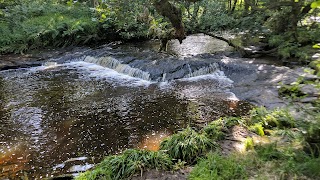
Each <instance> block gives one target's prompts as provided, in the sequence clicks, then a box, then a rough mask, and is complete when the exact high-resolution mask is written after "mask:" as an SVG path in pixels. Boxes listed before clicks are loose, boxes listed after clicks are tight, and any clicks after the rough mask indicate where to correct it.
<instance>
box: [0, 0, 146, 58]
mask: <svg viewBox="0 0 320 180" xmlns="http://www.w3.org/2000/svg"><path fill="white" fill-rule="evenodd" d="M132 5H133V6H134V7H135V8H134V9H133V11H134V12H133V13H132V14H128V15H127V16H123V14H124V12H126V11H127V10H126V9H123V8H117V7H112V6H107V5H101V6H99V7H96V8H90V7H89V6H88V5H87V4H85V3H75V2H72V1H70V2H68V3H60V2H58V1H54V0H37V1H31V0H24V1H19V2H18V1H17V2H16V3H12V4H5V8H4V9H0V54H6V53H25V52H28V51H30V50H33V49H43V48H55V47H66V46H79V45H96V44H99V43H100V44H101V43H106V42H108V41H115V40H120V39H121V40H130V39H141V38H142V39H143V38H146V37H147V33H148V28H149V27H148V26H146V25H145V24H144V23H142V22H141V23H140V22H138V20H137V15H138V12H136V11H139V10H140V9H141V8H142V7H143V6H142V4H141V3H138V2H135V3H132Z"/></svg>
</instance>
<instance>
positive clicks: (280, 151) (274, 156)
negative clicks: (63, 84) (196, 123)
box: [76, 108, 320, 180]
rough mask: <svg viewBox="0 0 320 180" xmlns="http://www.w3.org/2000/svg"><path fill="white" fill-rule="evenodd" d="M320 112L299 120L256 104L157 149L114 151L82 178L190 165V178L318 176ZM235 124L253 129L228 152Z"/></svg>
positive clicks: (184, 133) (123, 176) (116, 176)
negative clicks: (226, 146)
mask: <svg viewBox="0 0 320 180" xmlns="http://www.w3.org/2000/svg"><path fill="white" fill-rule="evenodd" d="M314 113H315V114H314V115H313V116H312V117H311V116H309V117H310V119H295V118H293V116H292V115H291V114H290V113H289V112H288V111H287V110H283V109H276V110H273V111H268V110H266V109H265V108H255V109H253V110H252V111H251V112H250V114H249V115H248V116H245V117H229V118H220V119H218V120H215V121H213V122H211V123H210V124H208V125H207V126H206V127H204V128H202V129H200V130H198V131H196V130H193V129H192V128H187V129H185V130H183V131H181V132H178V133H177V134H174V135H172V136H170V137H168V138H167V139H165V140H164V141H163V142H162V143H161V145H160V150H159V151H157V152H152V151H148V150H126V151H124V152H123V154H120V155H115V156H108V157H106V158H105V160H104V161H103V162H101V163H100V164H98V165H97V166H96V167H95V168H94V169H92V170H90V171H87V172H85V173H82V174H81V175H80V176H79V177H77V178H76V179H78V180H79V179H80V180H82V179H127V178H130V177H131V176H132V175H134V174H143V172H144V171H146V170H148V169H158V170H166V171H167V170H170V171H175V170H177V169H180V168H184V167H185V166H194V168H193V170H192V172H191V173H190V175H189V177H188V178H189V179H199V180H200V179H201V180H203V179H252V178H253V179H316V178H319V177H320V171H319V170H318V167H319V164H320V158H319V147H320V126H319V124H320V118H319V117H320V116H319V115H320V114H319V112H314ZM303 117H306V116H303ZM235 126H242V127H244V128H245V129H247V130H248V131H251V132H250V133H249V134H250V135H249V136H248V137H246V139H245V140H244V141H243V146H244V147H245V149H246V150H245V151H243V152H234V153H233V154H229V155H225V153H224V150H223V149H221V148H220V146H219V144H221V142H223V141H224V140H226V137H229V138H230V134H231V133H232V132H231V129H232V127H235ZM259 137H260V138H259ZM310 137H312V140H310ZM259 139H267V140H265V141H261V140H259Z"/></svg>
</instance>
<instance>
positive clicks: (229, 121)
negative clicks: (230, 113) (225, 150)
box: [203, 117, 242, 141]
mask: <svg viewBox="0 0 320 180" xmlns="http://www.w3.org/2000/svg"><path fill="white" fill-rule="evenodd" d="M239 124H242V119H241V118H239V117H224V118H220V119H217V120H215V121H212V122H211V123H209V124H208V125H207V126H205V127H204V128H203V131H204V132H205V133H206V136H207V137H208V138H210V139H212V140H214V141H217V140H222V139H224V137H225V134H226V133H227V132H228V129H229V128H231V127H232V126H235V125H239Z"/></svg>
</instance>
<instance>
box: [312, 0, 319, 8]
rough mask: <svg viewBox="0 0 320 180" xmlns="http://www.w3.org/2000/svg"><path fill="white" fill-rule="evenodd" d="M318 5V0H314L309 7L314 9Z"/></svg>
mask: <svg viewBox="0 0 320 180" xmlns="http://www.w3.org/2000/svg"><path fill="white" fill-rule="evenodd" d="M318 7H320V1H315V2H313V3H312V4H311V8H312V9H315V8H318Z"/></svg>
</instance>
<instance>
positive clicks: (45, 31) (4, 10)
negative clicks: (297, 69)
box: [0, 0, 320, 61]
mask: <svg viewBox="0 0 320 180" xmlns="http://www.w3.org/2000/svg"><path fill="white" fill-rule="evenodd" d="M318 6H319V1H315V0H281V1H278V0H276V1H275V0H259V1H256V0H176V1H169V0H139V1H133V0H129V1H127V0H119V1H114V0H104V1H98V0H91V1H86V0H78V1H71V0H70V1H66V0H35V1H31V0H2V1H0V27H1V28H0V53H2V54H4V53H25V52H27V51H30V50H33V49H38V48H43V47H45V48H50V47H65V46H70V45H96V44H99V43H106V42H108V41H114V40H122V41H130V40H146V39H155V38H157V39H160V40H161V43H162V45H161V47H160V50H166V48H165V46H166V43H167V41H168V40H170V39H178V40H179V41H180V42H182V41H183V39H184V38H185V36H186V35H188V34H193V33H205V34H208V35H211V36H213V37H216V38H218V39H221V40H224V41H226V42H228V44H229V45H230V46H233V47H235V49H236V50H237V51H238V52H239V53H240V54H241V55H242V56H244V57H252V56H254V57H255V56H260V55H271V56H275V57H277V58H279V59H281V60H285V59H294V58H295V59H297V60H300V61H310V59H311V56H312V55H313V53H314V52H315V51H316V50H315V49H314V48H319V45H318V43H319V42H320V39H319V38H320V28H319V16H318V15H319V8H317V7H318ZM225 34H228V37H224V36H223V35H225ZM312 47H314V48H312ZM298 49H299V50H298Z"/></svg>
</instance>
